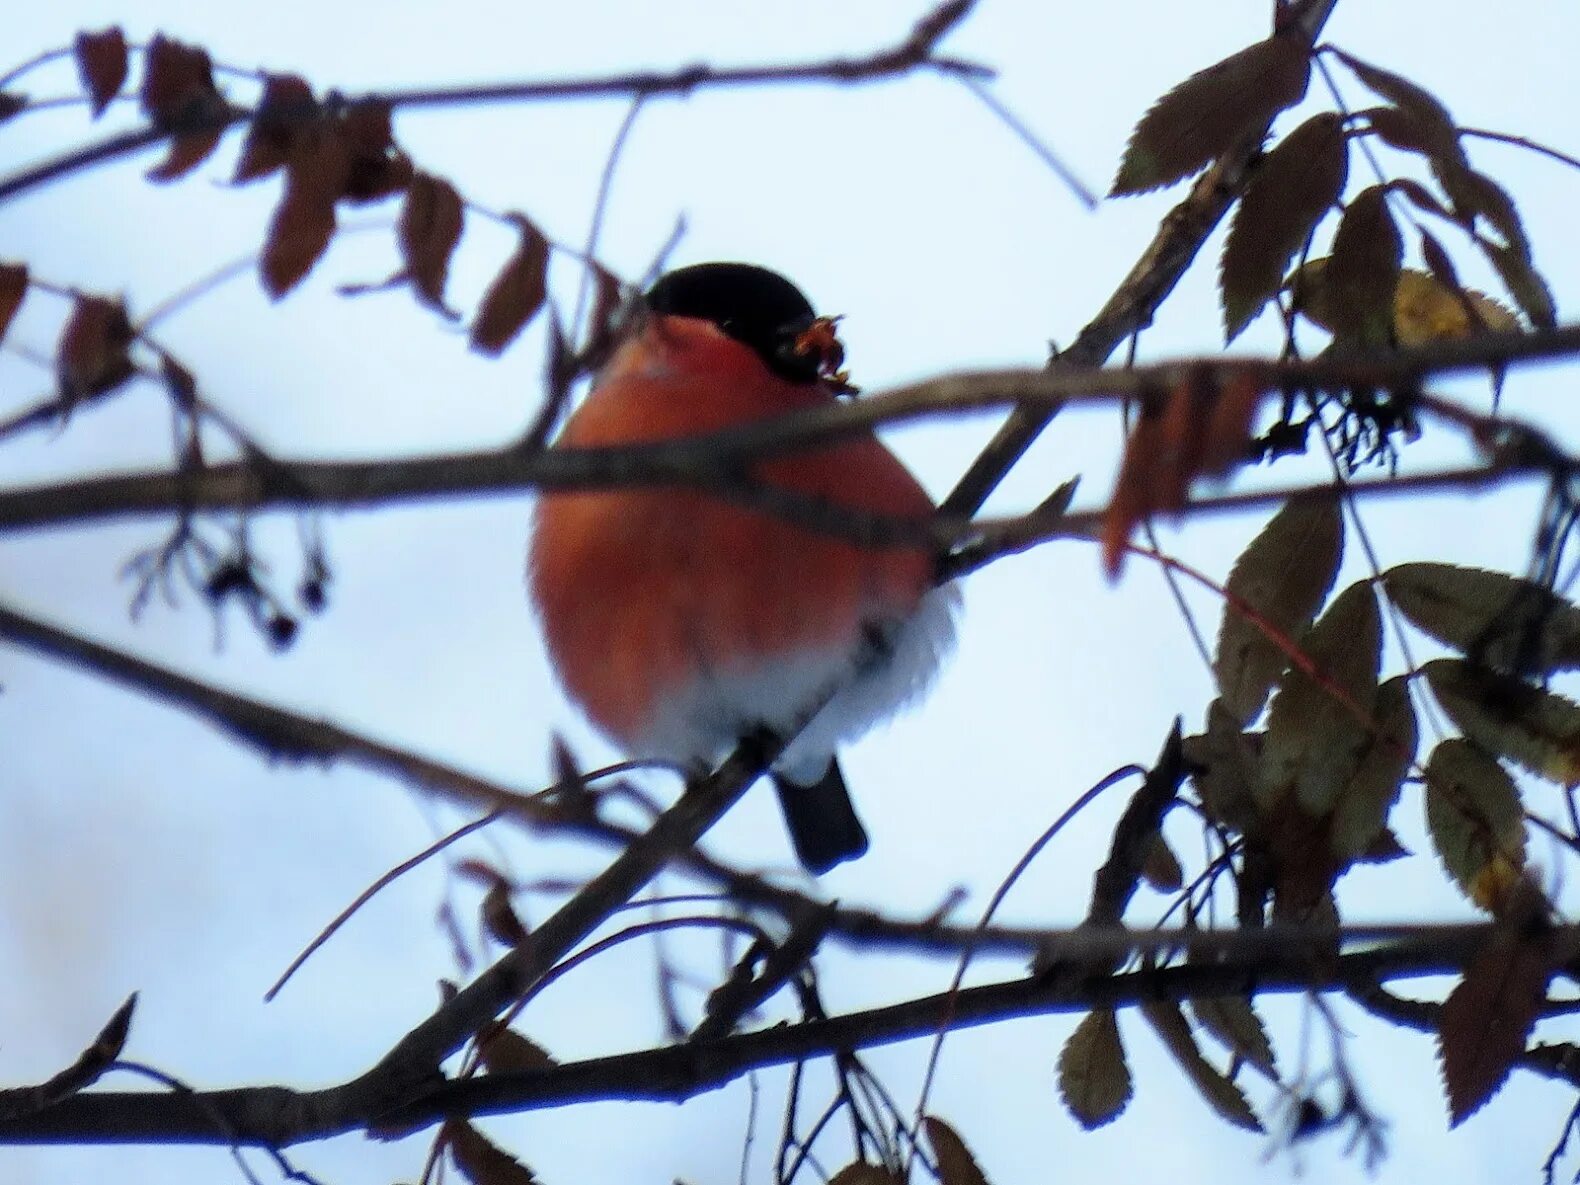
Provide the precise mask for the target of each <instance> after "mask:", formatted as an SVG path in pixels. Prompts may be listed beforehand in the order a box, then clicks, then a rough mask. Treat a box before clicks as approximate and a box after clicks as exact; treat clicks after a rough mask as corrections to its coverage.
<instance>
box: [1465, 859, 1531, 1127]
mask: <svg viewBox="0 0 1580 1185" xmlns="http://www.w3.org/2000/svg"><path fill="white" fill-rule="evenodd" d="M1526 895H1527V896H1534V897H1536V898H1538V899H1539V898H1540V894H1539V893H1538V892H1536V891H1535V890H1534V889H1530V888H1528V890H1527V894H1526ZM1533 907H1534V908H1536V909H1544V908H1545V902H1539V903H1534V902H1533ZM1554 958H1555V952H1554V949H1553V941H1552V935H1551V933H1550V931H1549V930H1548V929H1547V927H1546V925H1545V923H1544V922H1543V921H1541V920H1540V915H1537V916H1536V917H1534V918H1531V917H1526V918H1521V917H1510V918H1507V919H1505V920H1503V921H1500V923H1499V925H1498V926H1497V927H1496V928H1495V929H1494V930H1493V932H1492V934H1491V935H1490V936H1489V937H1488V939H1487V942H1486V945H1485V946H1484V947H1482V949H1481V950H1480V951H1478V952H1477V954H1476V957H1475V958H1474V959H1473V960H1472V961H1471V963H1470V965H1469V966H1467V967H1466V968H1465V976H1464V978H1463V979H1461V980H1460V981H1459V983H1458V984H1457V985H1455V987H1454V990H1453V991H1451V992H1449V994H1448V998H1447V999H1446V1000H1444V1001H1443V1008H1442V1011H1441V1012H1440V1013H1439V1014H1438V1052H1439V1055H1440V1056H1441V1058H1442V1066H1443V1085H1444V1087H1445V1089H1446V1091H1447V1094H1448V1113H1449V1126H1450V1127H1457V1126H1458V1125H1459V1124H1461V1123H1463V1122H1464V1121H1465V1120H1466V1119H1467V1118H1469V1117H1470V1116H1471V1115H1473V1114H1475V1112H1476V1111H1477V1110H1479V1109H1480V1108H1481V1106H1482V1104H1484V1103H1485V1102H1486V1101H1487V1100H1488V1099H1490V1098H1491V1097H1492V1096H1493V1095H1494V1094H1496V1093H1497V1092H1498V1089H1499V1088H1500V1087H1501V1086H1502V1085H1503V1083H1504V1082H1505V1081H1507V1079H1508V1076H1509V1071H1510V1070H1512V1069H1513V1068H1514V1062H1515V1059H1516V1058H1518V1057H1519V1056H1520V1054H1522V1053H1524V1052H1525V1046H1526V1043H1527V1042H1528V1041H1529V1040H1530V1037H1531V1031H1532V1029H1534V1028H1535V1027H1536V1020H1537V1017H1538V1016H1539V1015H1540V1014H1541V1009H1542V1005H1543V1004H1544V1003H1545V1002H1546V999H1547V987H1548V984H1549V983H1550V982H1551V981H1552V975H1553V966H1554Z"/></svg>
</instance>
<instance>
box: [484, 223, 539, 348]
mask: <svg viewBox="0 0 1580 1185" xmlns="http://www.w3.org/2000/svg"><path fill="white" fill-rule="evenodd" d="M511 221H513V222H514V223H515V224H516V227H517V229H518V230H519V231H520V232H521V241H520V242H519V243H518V244H517V245H516V250H515V253H514V254H513V255H511V257H510V259H509V260H508V261H506V263H505V266H504V267H503V268H501V269H500V271H499V274H498V275H497V276H495V277H494V282H493V283H492V284H490V285H489V286H488V291H487V292H486V293H484V294H483V303H482V304H481V306H480V307H479V308H478V310H477V316H476V318H475V319H474V320H473V321H472V349H474V350H476V351H477V352H478V353H480V354H488V355H490V356H491V357H498V356H499V355H500V354H502V353H504V351H505V347H506V346H508V345H509V344H510V343H511V342H513V341H514V340H515V339H516V336H517V335H518V334H519V333H520V332H521V331H522V330H523V329H525V328H526V327H527V325H528V324H529V323H530V322H531V320H532V318H533V317H535V316H537V315H538V312H539V310H541V309H542V308H543V304H544V300H545V298H546V297H547V295H548V270H549V241H548V239H546V238H544V236H543V232H542V231H540V230H539V229H538V228H537V227H536V226H534V225H533V224H532V223H531V222H530V221H528V219H527V218H526V217H525V216H524V215H521V214H513V215H511Z"/></svg>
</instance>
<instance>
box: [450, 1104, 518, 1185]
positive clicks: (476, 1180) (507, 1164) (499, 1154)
mask: <svg viewBox="0 0 1580 1185" xmlns="http://www.w3.org/2000/svg"><path fill="white" fill-rule="evenodd" d="M441 1135H442V1138H443V1140H444V1142H445V1144H446V1146H447V1147H448V1148H449V1150H450V1159H451V1160H452V1161H453V1162H454V1164H455V1167H456V1169H457V1170H458V1171H459V1172H460V1173H461V1175H462V1176H464V1177H465V1178H466V1179H467V1180H468V1181H470V1182H472V1185H537V1180H538V1179H537V1177H535V1176H534V1175H533V1173H532V1170H531V1169H529V1168H527V1166H526V1165H524V1164H522V1163H521V1162H520V1161H519V1160H517V1159H516V1158H515V1157H513V1156H511V1155H510V1154H509V1153H508V1152H504V1151H502V1150H500V1149H499V1148H496V1147H495V1146H494V1145H493V1144H492V1143H491V1142H490V1141H489V1139H488V1137H487V1136H485V1135H483V1133H482V1132H480V1131H478V1130H477V1129H476V1128H475V1127H473V1126H472V1125H471V1124H470V1123H466V1122H464V1121H463V1120H460V1119H447V1120H445V1123H444V1127H443V1129H442V1133H441Z"/></svg>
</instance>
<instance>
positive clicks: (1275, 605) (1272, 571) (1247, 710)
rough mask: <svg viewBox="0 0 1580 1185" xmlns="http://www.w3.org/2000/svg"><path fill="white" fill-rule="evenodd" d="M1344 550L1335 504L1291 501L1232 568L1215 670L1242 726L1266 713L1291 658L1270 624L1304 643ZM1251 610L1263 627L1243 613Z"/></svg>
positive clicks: (1230, 709)
mask: <svg viewBox="0 0 1580 1185" xmlns="http://www.w3.org/2000/svg"><path fill="white" fill-rule="evenodd" d="M1343 553H1344V521H1343V517H1342V516H1341V514H1340V513H1339V507H1338V503H1336V502H1334V501H1333V500H1331V499H1325V498H1324V499H1305V500H1300V499H1296V500H1292V501H1289V502H1286V503H1285V504H1284V506H1283V508H1282V509H1280V510H1279V512H1278V513H1277V514H1275V515H1274V516H1273V517H1272V519H1271V520H1269V522H1268V524H1267V525H1266V526H1265V527H1263V528H1262V530H1261V532H1260V533H1259V534H1258V535H1257V536H1256V538H1255V539H1253V540H1252V541H1251V543H1250V545H1249V546H1248V547H1246V549H1245V550H1244V551H1243V552H1241V553H1240V557H1239V559H1237V560H1235V562H1234V567H1233V568H1232V569H1230V571H1229V581H1228V585H1227V589H1228V592H1229V596H1230V600H1229V601H1228V602H1227V603H1226V604H1225V605H1224V609H1223V624H1222V625H1221V626H1220V627H1219V629H1218V649H1217V653H1216V655H1215V656H1214V658H1213V673H1214V674H1215V675H1216V676H1217V679H1218V691H1219V695H1220V697H1221V702H1222V704H1223V707H1224V709H1225V710H1226V711H1227V712H1228V713H1229V714H1230V715H1231V716H1232V717H1233V718H1234V720H1235V722H1236V723H1237V724H1240V725H1245V724H1249V723H1250V722H1251V721H1252V720H1254V719H1256V717H1257V716H1258V715H1260V714H1261V711H1262V708H1263V706H1264V705H1265V704H1266V703H1267V697H1268V694H1269V693H1270V692H1271V691H1272V688H1273V684H1274V683H1275V682H1277V680H1278V677H1279V675H1280V674H1282V673H1283V671H1284V668H1285V667H1287V666H1288V665H1289V657H1288V655H1287V654H1286V653H1285V652H1284V650H1283V649H1282V648H1281V647H1280V646H1279V645H1278V644H1277V643H1276V642H1275V641H1274V640H1273V639H1272V638H1270V637H1268V635H1267V632H1266V630H1265V629H1264V628H1263V624H1265V626H1266V627H1267V628H1269V629H1272V630H1274V631H1276V632H1277V633H1278V634H1280V635H1282V637H1283V638H1285V639H1290V640H1298V639H1299V637H1300V635H1301V634H1302V633H1304V632H1305V629H1306V627H1307V626H1309V625H1310V624H1311V620H1312V618H1313V617H1315V616H1316V613H1317V610H1318V609H1319V608H1320V607H1321V605H1322V602H1323V601H1324V600H1326V599H1327V596H1328V593H1329V592H1330V591H1331V590H1332V588H1333V581H1334V578H1335V576H1336V575H1337V574H1338V570H1339V561H1340V559H1341V558H1342V556H1343ZM1242 606H1243V607H1245V608H1249V609H1250V610H1252V611H1253V612H1255V614H1256V615H1257V617H1259V618H1260V619H1261V621H1260V623H1259V622H1257V621H1254V620H1252V619H1251V618H1250V617H1249V616H1247V614H1246V613H1245V612H1244V610H1243V609H1242Z"/></svg>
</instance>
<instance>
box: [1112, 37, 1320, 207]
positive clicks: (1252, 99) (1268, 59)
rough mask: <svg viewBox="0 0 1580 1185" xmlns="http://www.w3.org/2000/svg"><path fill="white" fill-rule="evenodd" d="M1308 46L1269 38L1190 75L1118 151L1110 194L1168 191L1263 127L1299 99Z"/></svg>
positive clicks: (1307, 65)
mask: <svg viewBox="0 0 1580 1185" xmlns="http://www.w3.org/2000/svg"><path fill="white" fill-rule="evenodd" d="M1310 74H1311V56H1310V53H1309V49H1308V47H1307V45H1306V44H1305V43H1304V42H1303V41H1302V40H1301V39H1300V38H1299V37H1294V36H1285V37H1276V36H1275V37H1269V38H1268V39H1267V40H1266V41H1259V42H1257V43H1256V44H1255V45H1249V46H1247V47H1246V48H1245V49H1242V50H1240V52H1238V53H1235V54H1231V55H1230V56H1229V57H1227V58H1225V59H1224V60H1223V61H1221V62H1218V63H1217V64H1215V65H1212V66H1209V67H1207V68H1206V69H1205V70H1201V71H1199V72H1197V73H1195V74H1192V75H1191V76H1190V77H1189V78H1187V79H1186V80H1185V81H1184V82H1182V83H1180V84H1179V85H1178V86H1177V87H1175V88H1174V89H1173V90H1171V91H1169V92H1168V94H1166V95H1164V96H1163V97H1162V98H1161V99H1159V100H1158V101H1157V102H1156V103H1154V104H1153V105H1152V108H1151V110H1149V111H1148V112H1147V113H1146V114H1145V115H1144V116H1142V117H1141V122H1140V123H1138V124H1137V125H1136V130H1135V131H1134V132H1133V133H1132V134H1131V137H1130V143H1129V144H1128V145H1126V147H1125V155H1124V159H1123V160H1122V161H1121V162H1120V165H1119V173H1118V175H1117V176H1116V177H1115V178H1114V186H1113V189H1112V191H1111V194H1112V196H1115V197H1117V196H1119V195H1121V194H1130V193H1144V192H1145V191H1147V190H1149V189H1158V188H1160V187H1162V186H1165V185H1171V184H1173V183H1174V182H1175V181H1179V180H1180V179H1182V178H1184V177H1188V176H1190V175H1191V174H1192V173H1195V172H1197V171H1198V170H1200V169H1202V168H1205V167H1206V166H1207V165H1208V164H1210V163H1211V162H1212V161H1214V160H1215V159H1217V158H1218V157H1219V156H1220V155H1222V154H1223V153H1224V152H1226V151H1228V150H1229V149H1230V148H1232V147H1234V145H1235V144H1237V143H1238V142H1239V141H1240V140H1241V139H1243V138H1244V137H1246V136H1248V135H1254V134H1256V133H1258V132H1260V131H1262V130H1263V129H1265V128H1266V127H1267V125H1268V124H1269V123H1270V122H1271V121H1272V119H1273V117H1274V116H1275V115H1277V114H1278V113H1279V112H1280V111H1282V110H1284V108H1286V107H1293V106H1294V105H1295V104H1296V103H1298V102H1300V100H1301V99H1302V98H1303V97H1304V96H1305V93H1306V82H1307V80H1308V79H1309V77H1310Z"/></svg>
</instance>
